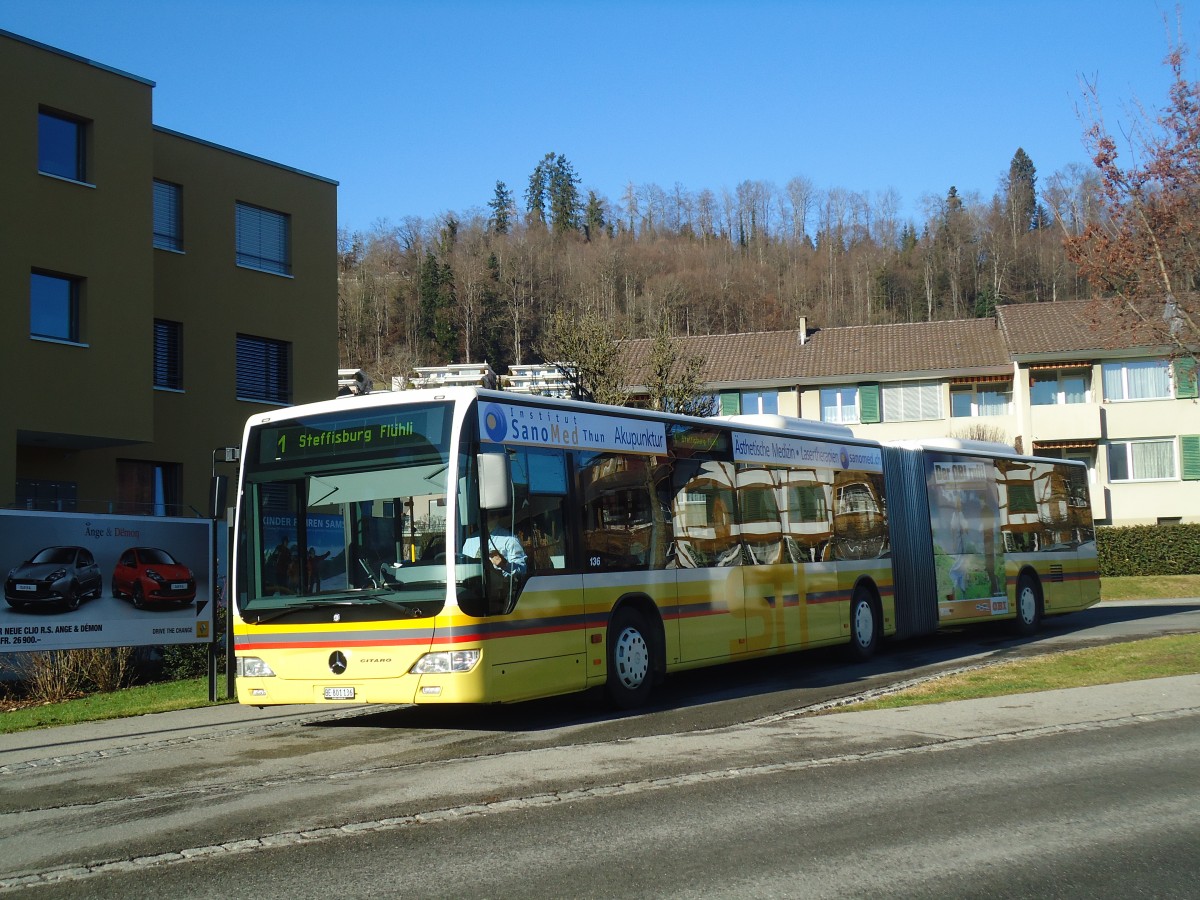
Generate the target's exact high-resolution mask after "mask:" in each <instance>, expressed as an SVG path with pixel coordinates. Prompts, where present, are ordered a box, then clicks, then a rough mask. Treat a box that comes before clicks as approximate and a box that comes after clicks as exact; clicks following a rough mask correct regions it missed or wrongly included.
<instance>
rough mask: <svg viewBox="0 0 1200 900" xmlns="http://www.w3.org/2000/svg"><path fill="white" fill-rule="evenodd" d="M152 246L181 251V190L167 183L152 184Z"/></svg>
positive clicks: (177, 186) (157, 182)
mask: <svg viewBox="0 0 1200 900" xmlns="http://www.w3.org/2000/svg"><path fill="white" fill-rule="evenodd" d="M154 246H155V247H157V248H158V249H159V250H179V251H182V250H183V188H181V187H180V186H179V185H177V184H171V182H169V181H158V180H157V179H156V180H155V182H154Z"/></svg>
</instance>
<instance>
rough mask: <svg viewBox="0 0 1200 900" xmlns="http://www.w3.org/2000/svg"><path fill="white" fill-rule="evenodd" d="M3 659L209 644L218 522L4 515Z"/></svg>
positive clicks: (0, 526) (0, 533)
mask: <svg viewBox="0 0 1200 900" xmlns="http://www.w3.org/2000/svg"><path fill="white" fill-rule="evenodd" d="M0 553H2V554H3V556H2V557H0V571H2V572H3V573H4V599H5V601H6V602H5V603H4V604H3V605H2V606H0V652H18V651H24V650H67V649H82V648H87V647H138V646H147V645H154V644H193V643H196V644H207V643H209V642H211V641H212V639H213V610H214V606H215V604H214V603H213V602H212V599H213V589H212V584H211V577H210V575H209V568H210V566H211V561H212V523H211V522H210V521H209V520H207V519H175V518H167V517H163V516H103V515H100V516H93V515H83V514H78V513H49V512H34V511H27V510H0Z"/></svg>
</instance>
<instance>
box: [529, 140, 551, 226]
mask: <svg viewBox="0 0 1200 900" xmlns="http://www.w3.org/2000/svg"><path fill="white" fill-rule="evenodd" d="M553 165H554V154H553V153H547V154H546V155H545V156H544V157H542V161H541V162H540V163H538V164H537V165H536V166H535V167H534V169H533V174H531V175H530V176H529V187H528V188H527V189H526V191H525V217H526V219H527V220H528V221H529V223H530V224H531V225H532V224H533V223H534V222H540V223H541V224H542V225H545V224H546V192H547V190H549V187H550V169H551V167H552V166H553Z"/></svg>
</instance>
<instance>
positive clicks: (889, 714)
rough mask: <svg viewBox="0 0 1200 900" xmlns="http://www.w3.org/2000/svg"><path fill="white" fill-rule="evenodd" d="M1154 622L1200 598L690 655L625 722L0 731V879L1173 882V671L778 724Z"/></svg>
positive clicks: (1051, 886) (1177, 738) (1198, 827)
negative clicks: (888, 637)
mask: <svg viewBox="0 0 1200 900" xmlns="http://www.w3.org/2000/svg"><path fill="white" fill-rule="evenodd" d="M1175 631H1200V601H1180V602H1173V603H1155V604H1149V603H1140V604H1124V605H1118V604H1102V605H1101V606H1100V607H1097V608H1095V609H1093V610H1089V611H1088V612H1086V613H1082V614H1078V615H1076V616H1071V617H1067V618H1063V619H1054V620H1050V622H1048V623H1047V628H1046V630H1045V633H1044V634H1043V635H1042V636H1039V638H1038V639H1036V640H1032V641H1014V640H1012V639H1009V638H1007V637H1003V636H1001V635H999V634H998V633H996V632H994V631H990V630H981V629H974V630H970V629H968V630H966V631H964V632H961V633H958V634H956V635H951V636H943V635H939V636H938V637H936V638H932V639H929V640H925V641H919V642H908V643H905V644H899V645H897V646H896V647H894V648H893V649H892V650H891V652H889V653H886V654H885V655H883V656H882V657H880V658H879V659H877V660H875V661H872V663H870V664H865V665H849V664H845V663H842V662H840V661H838V660H837V658H836V656H835V655H833V654H829V653H811V654H801V655H793V656H789V657H783V658H777V659H774V660H768V661H761V662H756V663H748V664H739V665H733V666H725V667H721V668H719V669H712V670H706V671H704V672H697V673H688V674H686V675H682V676H679V677H677V678H674V679H672V680H671V682H670V683H669V684H668V685H667V686H666V687H665V689H664V690H663V691H661V692H660V694H659V696H658V697H657V699H656V703H655V705H654V707H652V708H651V709H650V710H648V711H644V712H642V713H640V714H637V715H616V714H612V713H610V712H608V711H606V710H603V709H602V708H599V707H597V706H595V705H593V704H592V703H590V702H589V700H588V699H587V698H578V697H577V698H566V699H558V700H551V701H544V702H539V703H533V704H524V705H521V706H517V707H507V708H488V709H467V710H434V711H428V710H419V709H404V708H390V707H389V708H382V709H376V708H369V709H367V708H362V707H350V708H340V709H330V708H328V707H303V708H286V709H283V710H265V711H258V710H253V709H243V708H231V707H221V708H216V709H210V710H196V711H190V712H187V713H172V714H166V715H161V716H147V717H142V718H139V719H131V720H123V721H121V722H113V723H97V724H95V725H90V726H76V727H71V728H60V729H52V730H48V731H40V732H31V733H25V734H17V735H7V736H0V892H13V893H21V894H24V895H26V896H56V897H57V896H61V897H75V896H78V897H84V896H86V897H138V896H146V897H151V896H153V897H156V898H158V897H162V896H183V897H207V896H213V897H216V896H222V897H228V896H231V895H233V896H246V895H250V894H255V893H256V894H258V895H259V896H263V897H281V896H286V897H289V898H302V897H318V896H320V897H328V896H331V895H333V896H338V897H358V896H368V895H370V896H413V897H425V896H451V895H456V896H459V895H463V894H470V895H475V896H485V897H486V896H492V897H509V896H523V897H530V896H533V897H542V896H544V897H550V896H600V895H607V896H681V897H687V896H734V895H737V896H746V895H754V896H788V897H798V896H813V897H821V896H834V895H836V896H839V897H846V896H868V895H870V896H930V897H932V896H935V895H937V896H946V895H954V896H972V895H978V896H985V895H986V896H1064V897H1069V896H1070V897H1073V896H1080V897H1082V896H1133V895H1135V894H1138V893H1141V894H1143V895H1146V896H1159V897H1170V896H1180V897H1182V896H1194V895H1195V883H1196V876H1197V875H1198V874H1200V862H1198V861H1197V858H1196V854H1195V852H1194V847H1195V846H1200V803H1197V802H1196V801H1197V797H1198V796H1200V728H1197V724H1198V722H1200V677H1193V676H1189V677H1185V678H1177V679H1159V680H1156V681H1146V682H1136V683H1133V684H1129V685H1118V686H1109V687H1104V688H1088V689H1080V690H1075V691H1061V692H1048V693H1044V694H1028V695H1019V696H1017V697H1008V698H999V699H996V700H988V701H969V702H964V703H955V704H944V705H941V706H937V707H910V708H907V709H901V710H888V711H880V712H871V713H838V714H832V715H825V716H819V717H811V716H805V715H802V714H801V713H802V712H803V711H805V710H809V709H812V708H814V707H820V706H828V705H832V704H836V703H837V702H838V701H839V699H842V698H845V697H847V696H850V695H854V694H859V693H862V692H864V691H865V692H869V691H872V690H883V689H886V688H887V687H888V686H889V685H895V684H897V683H900V682H903V681H906V680H909V679H913V678H920V677H925V676H928V675H930V674H932V673H935V672H938V671H943V670H946V669H953V668H961V667H964V666H970V665H978V664H982V663H985V662H987V661H988V660H994V659H996V658H1005V657H1010V656H1013V655H1027V654H1031V653H1042V652H1048V651H1051V650H1054V649H1062V648H1064V647H1073V646H1081V645H1086V644H1090V643H1097V642H1110V641H1114V640H1125V639H1128V638H1130V637H1134V636H1142V635H1149V634H1160V633H1169V632H1175Z"/></svg>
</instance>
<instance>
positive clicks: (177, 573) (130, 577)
mask: <svg viewBox="0 0 1200 900" xmlns="http://www.w3.org/2000/svg"><path fill="white" fill-rule="evenodd" d="M112 595H113V596H114V597H120V598H124V599H126V600H131V601H132V602H133V605H134V606H136V607H137V608H138V609H145V608H146V607H150V606H164V605H168V604H169V605H177V604H178V605H186V604H188V603H191V602H192V601H193V600H195V599H196V576H195V575H194V574H192V570H191V569H189V568H188V567H187V566H185V565H184V564H183V563H181V562H179V561H178V560H177V559H175V557H173V556H172V555H171V554H170V553H168V552H167V551H166V550H160V549H158V548H157V547H130V548H129V549H128V550H126V551H125V552H124V553H122V554H121V557H120V559H118V560H117V565H116V568H114V569H113V575H112Z"/></svg>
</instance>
